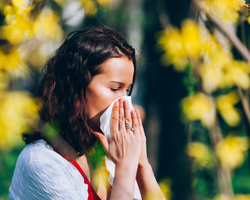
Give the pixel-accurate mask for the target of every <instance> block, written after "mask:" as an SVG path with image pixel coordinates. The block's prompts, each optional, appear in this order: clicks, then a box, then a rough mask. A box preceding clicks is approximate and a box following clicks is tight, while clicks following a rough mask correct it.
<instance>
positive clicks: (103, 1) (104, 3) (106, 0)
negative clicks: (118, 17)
mask: <svg viewBox="0 0 250 200" xmlns="http://www.w3.org/2000/svg"><path fill="white" fill-rule="evenodd" d="M98 3H99V4H100V5H101V6H107V5H109V4H110V3H111V0H98Z"/></svg>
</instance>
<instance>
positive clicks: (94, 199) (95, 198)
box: [71, 160, 101, 200]
mask: <svg viewBox="0 0 250 200" xmlns="http://www.w3.org/2000/svg"><path fill="white" fill-rule="evenodd" d="M71 163H72V164H73V165H74V166H75V167H76V169H77V170H78V171H79V172H80V174H81V175H82V176H83V178H84V183H85V184H87V185H88V193H89V197H88V200H101V199H100V197H99V196H98V195H97V194H96V192H95V190H94V189H93V187H92V186H91V184H90V182H89V180H88V178H87V177H86V175H85V174H84V172H83V170H82V168H81V167H80V166H79V165H78V163H77V162H76V161H75V160H72V161H71Z"/></svg>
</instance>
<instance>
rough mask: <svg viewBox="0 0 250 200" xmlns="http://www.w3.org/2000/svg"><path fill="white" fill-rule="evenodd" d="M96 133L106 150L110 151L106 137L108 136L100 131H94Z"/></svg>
mask: <svg viewBox="0 0 250 200" xmlns="http://www.w3.org/2000/svg"><path fill="white" fill-rule="evenodd" d="M94 134H95V136H96V137H97V138H98V140H99V141H100V142H101V144H102V146H103V148H104V150H105V151H106V152H107V151H108V147H109V141H108V139H107V138H106V136H105V135H103V134H102V133H99V132H94Z"/></svg>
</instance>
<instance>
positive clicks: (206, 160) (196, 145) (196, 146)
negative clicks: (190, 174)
mask: <svg viewBox="0 0 250 200" xmlns="http://www.w3.org/2000/svg"><path fill="white" fill-rule="evenodd" d="M187 154H188V155H189V156H190V157H193V158H194V162H193V164H194V166H196V167H198V168H204V167H207V168H209V167H212V166H214V164H215V161H214V159H213V156H212V154H211V152H210V151H209V149H208V148H207V146H206V145H204V144H202V143H200V142H193V143H190V144H188V147H187Z"/></svg>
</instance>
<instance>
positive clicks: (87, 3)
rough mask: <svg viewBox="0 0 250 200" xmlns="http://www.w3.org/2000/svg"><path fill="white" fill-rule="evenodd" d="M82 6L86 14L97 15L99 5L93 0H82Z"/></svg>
mask: <svg viewBox="0 0 250 200" xmlns="http://www.w3.org/2000/svg"><path fill="white" fill-rule="evenodd" d="M80 2H81V3H82V7H83V8H84V10H85V12H86V15H90V16H92V15H95V14H96V12H97V5H96V3H95V2H94V1H92V0H80Z"/></svg>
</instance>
